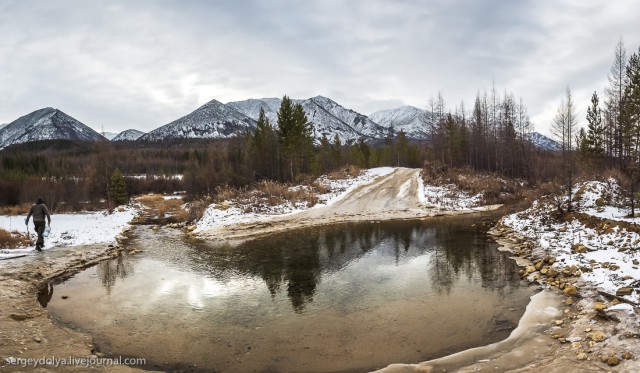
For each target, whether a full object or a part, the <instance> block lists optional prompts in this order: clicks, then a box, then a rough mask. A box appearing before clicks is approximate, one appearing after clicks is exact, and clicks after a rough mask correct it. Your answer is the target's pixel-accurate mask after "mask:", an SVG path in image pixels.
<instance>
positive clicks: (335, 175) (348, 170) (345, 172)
mask: <svg viewBox="0 0 640 373" xmlns="http://www.w3.org/2000/svg"><path fill="white" fill-rule="evenodd" d="M360 171H361V170H360V168H359V167H356V166H348V167H345V168H342V169H340V170H336V171H331V172H330V173H329V174H328V175H327V179H329V180H341V179H346V178H349V177H356V176H358V175H360Z"/></svg>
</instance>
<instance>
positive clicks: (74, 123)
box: [0, 107, 106, 149]
mask: <svg viewBox="0 0 640 373" xmlns="http://www.w3.org/2000/svg"><path fill="white" fill-rule="evenodd" d="M53 139H68V140H87V141H104V140H106V139H105V138H104V137H103V136H102V135H100V134H99V133H98V132H96V131H94V130H92V129H91V128H89V127H87V126H86V125H84V124H83V123H81V122H79V121H78V120H76V119H74V118H72V117H70V116H69V115H67V114H65V113H63V112H62V111H60V110H58V109H54V108H50V107H48V108H44V109H40V110H36V111H34V112H33V113H30V114H27V115H25V116H23V117H20V118H18V119H16V120H15V121H13V122H11V123H9V124H8V125H6V126H5V127H3V128H2V129H0V149H2V148H5V147H7V146H9V145H13V144H21V143H24V142H29V141H39V140H53Z"/></svg>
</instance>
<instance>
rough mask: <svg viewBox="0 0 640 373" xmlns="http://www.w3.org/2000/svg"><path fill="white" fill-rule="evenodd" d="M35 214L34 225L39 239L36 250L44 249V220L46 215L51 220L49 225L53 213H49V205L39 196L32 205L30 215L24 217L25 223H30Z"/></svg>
mask: <svg viewBox="0 0 640 373" xmlns="http://www.w3.org/2000/svg"><path fill="white" fill-rule="evenodd" d="M31 215H33V225H34V227H35V230H36V232H37V233H38V241H36V250H38V251H42V247H44V237H43V236H42V233H44V228H45V227H46V223H45V221H44V217H45V216H46V217H47V220H48V221H49V225H51V215H49V209H48V208H47V205H45V204H44V202H43V201H42V198H38V200H37V201H36V203H35V204H34V205H33V206H31V210H29V215H27V218H26V219H24V223H25V224H27V225H28V224H29V218H30V217H31Z"/></svg>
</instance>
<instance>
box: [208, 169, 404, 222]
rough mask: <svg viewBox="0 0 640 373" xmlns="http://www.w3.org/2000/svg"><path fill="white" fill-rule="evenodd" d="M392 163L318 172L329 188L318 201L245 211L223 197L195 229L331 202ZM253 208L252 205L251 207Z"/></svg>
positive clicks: (250, 219)
mask: <svg viewBox="0 0 640 373" xmlns="http://www.w3.org/2000/svg"><path fill="white" fill-rule="evenodd" d="M394 170H395V168H393V167H378V168H371V169H368V170H363V171H362V172H361V173H360V175H358V176H356V177H352V178H346V179H338V180H333V179H329V178H328V177H327V176H321V177H319V178H318V179H317V182H318V183H320V184H323V185H325V186H326V187H327V188H328V189H329V191H328V192H327V193H325V194H320V195H318V203H316V204H315V205H314V206H312V207H309V206H307V203H306V202H304V201H300V202H298V203H296V204H295V205H294V204H292V203H291V202H285V203H284V204H280V205H275V206H269V205H266V204H265V205H263V206H260V207H259V209H258V210H259V212H251V211H247V208H246V206H242V205H239V204H238V203H237V202H235V201H224V202H222V203H214V204H212V205H210V206H209V207H208V208H207V210H206V211H205V213H204V215H203V216H202V219H200V220H199V221H198V223H197V224H196V225H197V228H196V230H195V232H196V233H197V232H202V231H205V230H208V229H212V228H216V227H221V226H226V225H230V224H236V223H246V222H252V221H256V222H258V221H261V220H264V219H267V218H269V217H272V216H274V215H281V216H284V215H288V214H294V213H297V212H300V211H304V210H307V209H309V208H318V207H321V206H330V205H332V204H334V203H336V202H337V201H339V200H340V199H341V198H343V197H344V196H345V195H347V194H348V193H349V192H351V191H352V190H353V189H355V188H357V187H358V186H360V185H363V184H366V183H370V182H371V181H373V180H374V179H375V178H377V177H380V176H384V175H388V174H390V173H391V172H393V171H394ZM296 188H302V187H301V186H297V187H292V188H291V189H296ZM254 210H255V209H254Z"/></svg>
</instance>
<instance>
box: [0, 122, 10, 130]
mask: <svg viewBox="0 0 640 373" xmlns="http://www.w3.org/2000/svg"><path fill="white" fill-rule="evenodd" d="M8 125H9V123H2V124H0V130H1V129H3V128H5V127H6V126H8Z"/></svg>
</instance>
